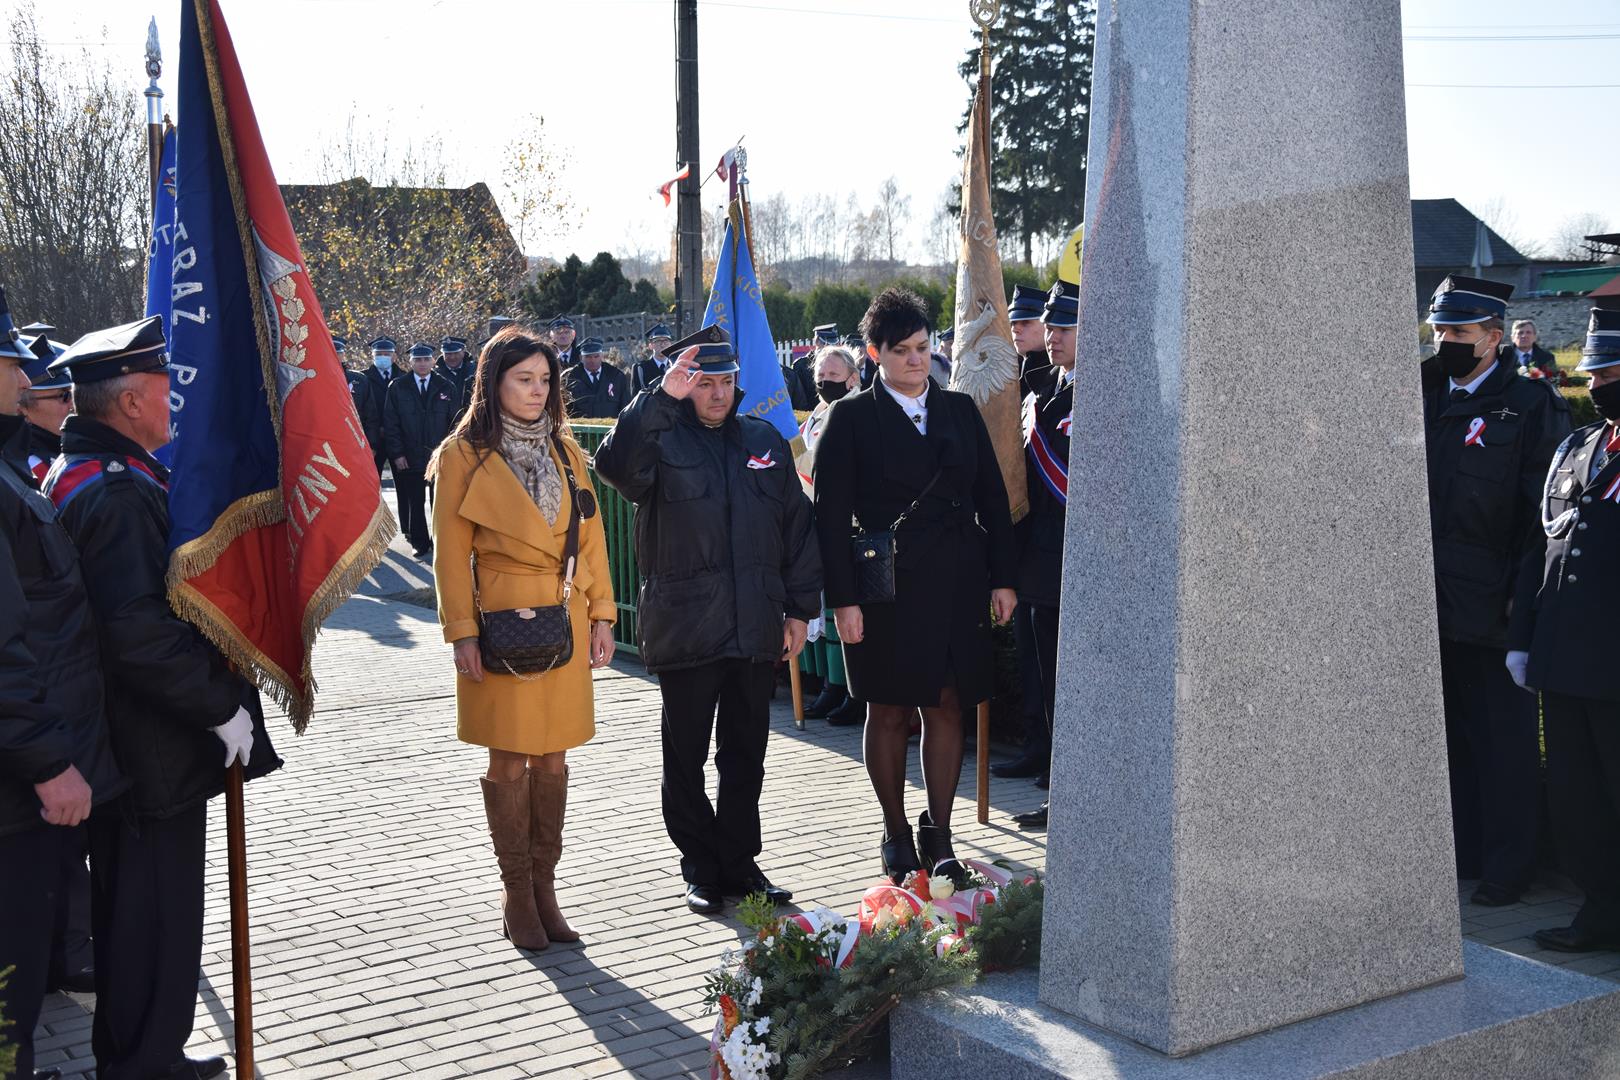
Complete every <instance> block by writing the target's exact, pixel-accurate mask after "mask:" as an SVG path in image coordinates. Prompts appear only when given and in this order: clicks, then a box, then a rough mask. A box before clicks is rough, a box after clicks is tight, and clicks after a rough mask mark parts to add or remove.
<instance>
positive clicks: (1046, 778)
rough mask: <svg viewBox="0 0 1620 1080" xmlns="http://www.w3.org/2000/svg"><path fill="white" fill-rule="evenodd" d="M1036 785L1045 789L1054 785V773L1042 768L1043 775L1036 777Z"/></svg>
mask: <svg viewBox="0 0 1620 1080" xmlns="http://www.w3.org/2000/svg"><path fill="white" fill-rule="evenodd" d="M1035 786H1036V787H1038V788H1040V789H1041V790H1042V791H1045V790H1046V789H1047V788H1049V787H1051V786H1052V774H1051V773H1049V772H1046V771H1045V770H1042V772H1041V775H1039V776H1037V777H1036V778H1035Z"/></svg>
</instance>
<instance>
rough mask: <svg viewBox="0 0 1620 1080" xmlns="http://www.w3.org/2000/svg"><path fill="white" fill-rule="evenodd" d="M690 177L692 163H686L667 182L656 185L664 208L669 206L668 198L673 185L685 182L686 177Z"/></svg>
mask: <svg viewBox="0 0 1620 1080" xmlns="http://www.w3.org/2000/svg"><path fill="white" fill-rule="evenodd" d="M691 175H692V163H691V162H687V163H686V164H685V165H682V166H681V171H680V172H678V173H676V174H675V175H674V176H672V177H670V178H669V179H668V180H666V181H664V182H663V183H662V184H659V185H658V194H660V195H662V196H663V197H664V205H665V206H668V205H669V197H670V196H669V193H670V192H671V191H673V190H674V188H675V185H676V184H678V183H680V182H681V181H682V180H685V179H686V178H687V177H688V176H691Z"/></svg>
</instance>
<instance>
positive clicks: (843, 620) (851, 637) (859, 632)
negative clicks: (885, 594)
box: [833, 604, 866, 645]
mask: <svg viewBox="0 0 1620 1080" xmlns="http://www.w3.org/2000/svg"><path fill="white" fill-rule="evenodd" d="M833 625H835V626H837V627H838V640H839V641H842V642H843V643H844V644H845V645H859V644H860V641H861V638H863V637H865V636H866V620H865V617H864V616H862V615H861V608H860V605H859V604H851V605H850V606H849V607H841V608H833Z"/></svg>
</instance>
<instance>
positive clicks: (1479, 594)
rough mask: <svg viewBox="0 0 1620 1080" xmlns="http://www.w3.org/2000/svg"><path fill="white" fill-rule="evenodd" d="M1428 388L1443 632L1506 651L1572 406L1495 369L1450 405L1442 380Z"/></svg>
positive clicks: (1535, 569) (1512, 372)
mask: <svg viewBox="0 0 1620 1080" xmlns="http://www.w3.org/2000/svg"><path fill="white" fill-rule="evenodd" d="M1431 375H1432V372H1431ZM1427 384H1428V389H1427V390H1426V392H1425V395H1424V414H1423V415H1424V425H1425V428H1426V429H1427V439H1428V464H1429V518H1430V525H1431V527H1432V530H1433V536H1434V577H1435V592H1436V599H1437V602H1438V608H1439V616H1440V636H1441V637H1443V638H1447V639H1449V640H1452V641H1461V642H1466V643H1469V644H1474V645H1483V646H1486V647H1488V648H1497V649H1505V648H1506V647H1507V630H1508V608H1509V601H1510V600H1512V599H1513V597H1514V594H1515V592H1516V591H1517V590H1518V588H1519V586H1520V576H1521V574H1524V575H1528V576H1530V577H1534V576H1536V575H1537V574H1538V573H1539V565H1538V563H1537V561H1536V559H1535V555H1534V551H1533V549H1539V540H1538V539H1537V538H1538V536H1539V535H1540V533H1541V520H1540V504H1541V487H1542V482H1543V481H1544V480H1545V479H1546V476H1547V463H1548V462H1549V461H1551V460H1552V455H1553V451H1554V450H1556V449H1557V448H1558V444H1559V442H1560V441H1562V439H1563V438H1564V436H1566V435H1568V434H1569V406H1568V405H1566V404H1565V402H1564V399H1563V398H1562V397H1560V396H1559V394H1558V391H1557V390H1554V389H1553V388H1552V387H1550V386H1548V385H1546V384H1545V383H1543V382H1541V381H1539V380H1532V379H1526V378H1524V377H1523V376H1521V375H1520V374H1519V373H1518V371H1517V370H1516V369H1514V368H1512V367H1509V366H1508V365H1506V364H1500V363H1499V364H1498V365H1497V367H1496V368H1495V370H1493V371H1491V372H1490V373H1489V374H1488V375H1486V376H1485V380H1484V382H1482V383H1480V384H1479V386H1478V387H1477V388H1476V389H1475V392H1474V393H1473V394H1472V395H1471V396H1469V397H1468V398H1467V399H1465V400H1461V401H1455V402H1454V401H1452V400H1451V382H1450V380H1449V379H1446V378H1444V377H1440V378H1429V379H1428V380H1427Z"/></svg>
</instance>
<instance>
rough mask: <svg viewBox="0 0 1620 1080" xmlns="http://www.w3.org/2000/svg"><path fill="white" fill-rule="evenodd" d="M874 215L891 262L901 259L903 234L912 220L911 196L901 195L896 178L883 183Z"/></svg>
mask: <svg viewBox="0 0 1620 1080" xmlns="http://www.w3.org/2000/svg"><path fill="white" fill-rule="evenodd" d="M873 213H874V214H875V215H876V217H877V222H878V225H879V227H880V229H881V232H882V236H883V246H884V249H885V250H886V251H887V252H888V254H889V261H890V262H895V261H896V260H897V259H898V258H899V254H897V252H903V251H904V245H903V242H902V239H901V234H902V233H903V232H904V231H905V227H906V222H908V221H910V220H911V196H910V195H902V194H900V185H899V184H897V183H895V179H894V177H892V176H891V177H889V178H888V179H887V180H885V181H883V186H882V187H881V188H879V189H878V201H877V206H876V207H874V208H873Z"/></svg>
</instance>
